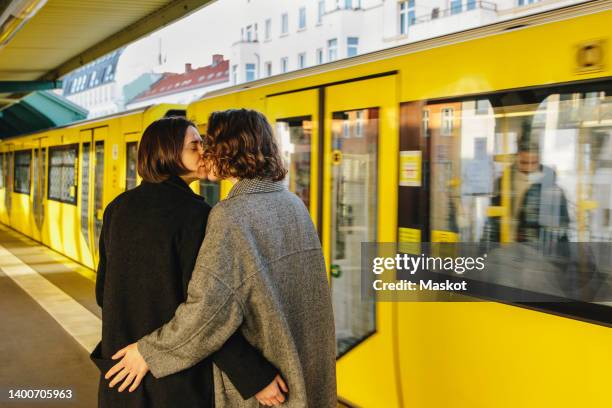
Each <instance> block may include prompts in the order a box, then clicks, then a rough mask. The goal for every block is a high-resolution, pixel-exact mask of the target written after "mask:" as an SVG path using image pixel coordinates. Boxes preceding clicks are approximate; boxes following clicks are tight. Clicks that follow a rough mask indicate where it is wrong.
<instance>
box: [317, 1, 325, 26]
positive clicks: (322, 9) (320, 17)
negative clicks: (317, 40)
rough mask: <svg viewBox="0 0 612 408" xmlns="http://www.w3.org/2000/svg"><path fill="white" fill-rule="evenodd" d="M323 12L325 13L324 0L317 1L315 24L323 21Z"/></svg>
mask: <svg viewBox="0 0 612 408" xmlns="http://www.w3.org/2000/svg"><path fill="white" fill-rule="evenodd" d="M323 14H325V0H321V1H319V9H318V14H317V24H321V22H322V21H323Z"/></svg>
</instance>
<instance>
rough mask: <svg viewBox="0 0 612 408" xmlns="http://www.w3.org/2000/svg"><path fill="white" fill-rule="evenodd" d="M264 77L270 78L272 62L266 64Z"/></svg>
mask: <svg viewBox="0 0 612 408" xmlns="http://www.w3.org/2000/svg"><path fill="white" fill-rule="evenodd" d="M266 76H272V62H271V61H268V62H266Z"/></svg>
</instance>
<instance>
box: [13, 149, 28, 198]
mask: <svg viewBox="0 0 612 408" xmlns="http://www.w3.org/2000/svg"><path fill="white" fill-rule="evenodd" d="M31 164H32V151H31V150H25V151H21V152H15V184H14V185H13V191H14V192H15V193H22V194H30V175H31V173H30V165H31Z"/></svg>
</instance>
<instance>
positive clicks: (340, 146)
mask: <svg viewBox="0 0 612 408" xmlns="http://www.w3.org/2000/svg"><path fill="white" fill-rule="evenodd" d="M332 118H333V121H332V149H333V150H332V152H331V155H332V166H333V168H332V193H331V194H332V197H331V210H332V211H331V213H332V215H331V222H332V226H331V234H332V237H331V275H332V297H333V306H334V316H335V318H336V337H337V342H338V346H337V349H338V354H339V355H342V354H344V353H345V352H346V351H347V350H348V349H350V348H351V347H353V346H355V345H357V344H358V343H360V342H361V341H362V340H363V339H364V338H366V337H367V336H368V335H369V334H371V333H372V332H374V330H375V328H376V325H375V306H374V299H370V300H363V299H362V298H361V276H360V270H361V261H360V254H361V243H362V242H373V241H376V235H377V219H376V214H377V200H376V194H377V174H378V167H377V166H378V163H377V154H378V150H377V145H378V109H362V110H355V111H348V112H336V113H334V114H333V117H332Z"/></svg>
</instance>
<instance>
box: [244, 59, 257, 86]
mask: <svg viewBox="0 0 612 408" xmlns="http://www.w3.org/2000/svg"><path fill="white" fill-rule="evenodd" d="M249 67H252V69H249ZM250 73H252V74H253V77H252V79H249V74H250ZM256 79H257V66H256V65H255V64H252V63H246V64H244V82H250V81H254V80H256Z"/></svg>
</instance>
